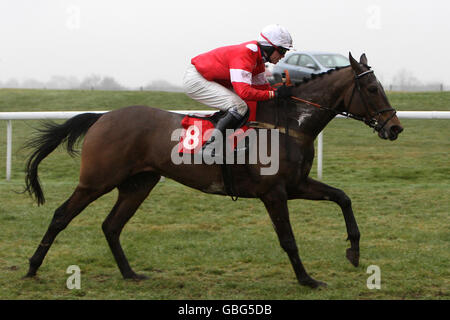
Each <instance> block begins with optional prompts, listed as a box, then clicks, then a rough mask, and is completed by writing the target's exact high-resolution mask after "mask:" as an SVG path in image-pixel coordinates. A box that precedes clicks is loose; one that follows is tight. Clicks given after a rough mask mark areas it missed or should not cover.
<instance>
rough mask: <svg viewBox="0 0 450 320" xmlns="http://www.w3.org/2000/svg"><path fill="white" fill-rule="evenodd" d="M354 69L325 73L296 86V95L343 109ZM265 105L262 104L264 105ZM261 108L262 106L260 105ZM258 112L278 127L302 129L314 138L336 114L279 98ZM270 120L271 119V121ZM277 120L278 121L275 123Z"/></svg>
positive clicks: (321, 104) (316, 102)
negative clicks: (276, 101) (320, 76)
mask: <svg viewBox="0 0 450 320" xmlns="http://www.w3.org/2000/svg"><path fill="white" fill-rule="evenodd" d="M350 72H351V68H350V69H341V70H337V71H334V72H333V73H331V74H326V75H323V76H322V77H323V78H321V79H315V80H311V81H310V82H308V83H306V84H302V85H300V86H298V87H296V88H294V91H293V93H294V95H295V96H298V97H301V98H302V99H303V100H307V101H310V102H313V103H315V104H318V105H320V106H323V107H326V108H333V109H340V108H342V104H343V101H344V94H345V92H346V91H347V89H348V88H349V87H350V85H351V81H352V80H351V79H352V77H351V73H350ZM261 106H263V105H261ZM258 109H259V108H258ZM262 109H266V110H265V111H267V112H263V111H262V110H261V112H258V114H257V120H259V121H262V120H263V119H264V120H266V121H268V122H271V123H273V124H276V125H279V126H288V127H289V129H290V130H296V131H300V132H302V133H304V134H307V135H309V136H311V137H313V138H315V137H316V136H317V135H318V134H319V133H320V132H321V131H322V130H323V129H324V128H325V127H326V126H327V124H328V123H329V122H330V121H331V120H332V119H333V118H334V117H335V115H336V114H335V113H334V112H332V111H327V110H325V109H320V108H319V107H317V106H313V105H309V104H306V103H301V102H297V101H295V102H294V100H290V101H286V102H283V101H281V102H280V101H279V102H278V105H277V104H276V103H274V102H273V101H271V102H268V103H267V104H266V105H265V106H264V107H263V108H262ZM269 119H271V120H269ZM275 122H278V123H275Z"/></svg>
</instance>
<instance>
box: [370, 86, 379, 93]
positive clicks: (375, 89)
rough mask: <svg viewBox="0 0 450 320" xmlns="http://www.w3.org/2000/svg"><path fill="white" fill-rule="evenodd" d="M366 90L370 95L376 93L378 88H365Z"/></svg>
mask: <svg viewBox="0 0 450 320" xmlns="http://www.w3.org/2000/svg"><path fill="white" fill-rule="evenodd" d="M367 90H369V92H370V93H376V92H377V91H378V87H376V86H370V87H368V88H367Z"/></svg>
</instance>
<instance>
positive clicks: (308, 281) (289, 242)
mask: <svg viewBox="0 0 450 320" xmlns="http://www.w3.org/2000/svg"><path fill="white" fill-rule="evenodd" d="M261 200H262V202H263V203H264V205H265V207H266V209H267V211H268V212H269V215H270V218H271V220H272V223H273V227H274V229H275V232H276V233H277V235H278V240H279V241H280V245H281V247H282V248H283V250H284V251H285V252H286V253H287V254H288V256H289V260H290V261H291V264H292V267H293V268H294V272H295V275H296V276H297V280H298V282H299V283H300V284H301V285H306V286H309V287H312V288H317V287H320V286H326V284H325V283H324V282H320V281H317V280H314V279H313V278H311V276H309V275H308V273H307V272H306V270H305V268H304V267H303V264H302V261H301V260H300V256H299V254H298V248H297V244H296V243H295V238H294V234H293V232H292V228H291V223H290V221H289V211H288V206H287V194H286V192H285V191H284V190H282V188H274V189H272V191H270V192H269V193H268V194H265V195H264V196H263V197H261Z"/></svg>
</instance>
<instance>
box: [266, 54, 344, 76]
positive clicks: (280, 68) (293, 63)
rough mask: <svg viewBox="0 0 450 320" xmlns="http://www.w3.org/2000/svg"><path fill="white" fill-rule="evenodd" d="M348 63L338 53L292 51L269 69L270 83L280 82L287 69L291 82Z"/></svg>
mask: <svg viewBox="0 0 450 320" xmlns="http://www.w3.org/2000/svg"><path fill="white" fill-rule="evenodd" d="M348 65H350V61H349V60H348V58H347V57H345V56H343V55H342V54H339V53H332V52H320V51H292V52H289V53H287V54H286V56H285V57H284V58H283V59H281V60H280V61H279V62H278V63H277V64H276V65H275V66H274V67H273V68H272V70H271V73H272V79H270V80H269V82H271V83H272V84H274V83H279V82H281V78H282V73H284V72H285V71H284V70H288V72H289V76H290V78H291V81H292V82H293V83H298V82H301V81H302V80H303V78H305V77H306V78H310V77H311V74H313V73H322V72H326V71H328V70H330V69H334V68H336V67H346V66H348Z"/></svg>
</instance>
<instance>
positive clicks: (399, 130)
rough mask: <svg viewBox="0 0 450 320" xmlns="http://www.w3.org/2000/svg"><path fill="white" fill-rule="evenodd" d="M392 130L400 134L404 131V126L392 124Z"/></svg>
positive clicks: (393, 132)
mask: <svg viewBox="0 0 450 320" xmlns="http://www.w3.org/2000/svg"><path fill="white" fill-rule="evenodd" d="M390 130H391V133H392V134H395V135H398V134H399V133H401V132H402V131H403V128H402V127H401V126H392V127H391V129H390Z"/></svg>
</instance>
